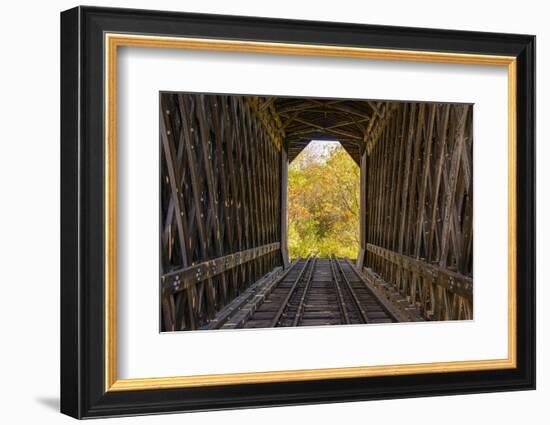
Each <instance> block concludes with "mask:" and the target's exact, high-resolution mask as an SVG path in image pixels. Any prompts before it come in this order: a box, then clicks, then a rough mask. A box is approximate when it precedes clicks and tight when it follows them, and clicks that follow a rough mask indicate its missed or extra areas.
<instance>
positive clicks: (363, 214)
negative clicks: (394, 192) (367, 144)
mask: <svg viewBox="0 0 550 425" xmlns="http://www.w3.org/2000/svg"><path fill="white" fill-rule="evenodd" d="M367 186H368V184H367V150H366V149H363V153H362V154H361V164H360V174H359V190H360V194H359V252H358V254H357V268H358V269H359V270H363V265H364V264H365V252H366V251H365V249H366V247H367Z"/></svg>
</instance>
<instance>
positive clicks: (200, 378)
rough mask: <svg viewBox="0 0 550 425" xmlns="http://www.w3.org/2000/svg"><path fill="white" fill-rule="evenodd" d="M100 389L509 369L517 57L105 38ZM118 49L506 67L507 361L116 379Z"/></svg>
mask: <svg viewBox="0 0 550 425" xmlns="http://www.w3.org/2000/svg"><path fill="white" fill-rule="evenodd" d="M104 43H105V44H104V46H105V87H104V90H105V116H104V118H105V135H104V136H105V140H104V143H105V188H104V190H105V195H104V196H105V235H104V236H105V276H104V277H105V376H104V378H105V391H135V390H151V389H166V388H182V387H201V386H214V385H237V384H253V383H269V382H285V381H286V382H288V381H311V380H320V379H337V378H358V377H375V376H389V375H410V374H416V373H446V372H464V371H481V370H496V369H510V368H515V367H516V364H517V358H516V330H517V329H516V326H517V323H516V285H517V282H516V252H517V239H516V202H517V193H516V143H517V141H516V84H517V77H516V58H515V57H513V56H493V55H477V54H460V53H440V52H423V51H410V50H392V49H370V48H358V47H339V46H326V45H307V44H285V43H267V42H255V41H235V40H212V39H197V38H179V37H160V36H149V35H128V34H115V33H106V34H105V40H104ZM119 46H130V47H149V48H170V49H189V50H210V51H228V52H241V53H243V52H245V53H246V52H248V53H263V54H284V55H301V56H324V57H341V58H356V59H376V60H397V61H404V62H433V63H451V64H469V65H494V66H504V67H506V68H507V71H508V357H507V358H506V359H495V360H469V361H454V362H435V363H418V364H399V365H383V366H361V367H343V368H326V369H304V370H288V371H271V372H247V373H229V374H215V375H192V376H174V377H164V378H154V377H152V378H137V379H135V378H132V379H118V378H117V373H116V362H117V357H116V356H117V352H116V347H117V338H116V336H117V333H116V329H117V327H116V265H117V256H116V208H117V205H116V185H117V183H116V162H117V159H116V135H117V134H116V123H117V119H116V117H117V111H116V99H117V48H118V47H119Z"/></svg>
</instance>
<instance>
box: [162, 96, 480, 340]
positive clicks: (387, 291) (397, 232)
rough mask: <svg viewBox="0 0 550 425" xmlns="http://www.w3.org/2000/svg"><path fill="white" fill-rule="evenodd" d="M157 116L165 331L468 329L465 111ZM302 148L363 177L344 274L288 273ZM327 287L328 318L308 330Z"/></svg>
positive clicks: (312, 105) (430, 106)
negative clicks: (349, 162) (454, 324)
mask: <svg viewBox="0 0 550 425" xmlns="http://www.w3.org/2000/svg"><path fill="white" fill-rule="evenodd" d="M160 106H161V111H160V142H161V147H162V148H161V151H162V154H161V206H160V210H161V238H160V239H161V240H160V252H161V268H162V270H161V291H162V306H161V310H162V315H161V316H162V319H161V328H162V330H163V331H174V330H196V329H217V328H238V327H260V326H261V327H266V326H297V325H301V324H304V325H307V324H325V323H326V324H340V323H342V324H348V323H371V322H372V323H378V322H386V321H413V320H460V319H471V318H472V317H473V286H472V268H473V264H472V249H473V238H472V222H473V216H472V205H473V192H472V190H473V186H472V105H465V104H443V103H419V102H385V101H367V100H365V101H363V100H341V99H317V98H292V97H262V96H234V95H203V94H185V93H162V94H161V105H160ZM311 140H331V141H339V142H340V143H341V145H342V146H343V147H344V149H345V150H346V151H347V152H348V153H349V155H350V156H351V157H352V158H353V160H354V161H355V162H356V163H357V164H358V165H359V167H360V185H361V186H360V187H361V190H360V198H361V207H360V243H359V247H358V252H359V255H358V259H357V261H356V262H355V263H353V264H352V263H351V262H350V261H346V260H345V259H336V258H332V259H317V258H313V257H312V258H302V259H296V260H294V261H289V258H288V252H287V225H288V223H287V216H288V215H287V176H288V164H289V162H290V161H292V160H293V159H295V158H296V157H297V155H298V154H299V153H300V152H301V151H302V150H303V149H304V148H305V147H306V146H307V145H308V143H310V141H311ZM327 273H328V275H329V276H332V277H331V278H330V279H329V281H330V282H329V281H327V282H324V281H322V279H321V277H322V276H325V274H327ZM320 279H321V280H320ZM319 282H321V283H319ZM323 282H324V283H323ZM327 285H330V287H331V288H332V287H334V294H335V295H334V300H336V301H335V303H337V304H338V305H339V308H338V311H337V313H334V312H328V311H327V312H325V313H326V314H325V316H326V317H325V316H323V318H321V313H322V312H319V311H318V310H317V311H316V313H315V314H317V315H316V316H315V315H311V316H310V317H317V319H315V320H314V319H311V318H310V319H308V316H307V315H308V314H309V313H307V309H308V308H310V306H311V305H312V304H313V303H312V302H310V301H308V299H312V297H311V296H310V293H312V292H314V291H316V290H319V291H325V290H326V288H327ZM285 288H286V289H285ZM316 288H321V289H316ZM277 294H279V295H277ZM371 296H372V297H374V298H373V299H374V300H375V301H372V300H371V298H369V297H371ZM308 297H309V298H308ZM331 299H332V298H331ZM277 300H278V301H277ZM275 301H277V302H278V303H279V304H277V303H276V302H275ZM374 304H376V306H374ZM350 305H353V307H354V309H355V310H353V311H352V310H347V309H348V307H349V306H350ZM373 306H374V307H373ZM369 309H370V312H369ZM335 311H336V310H335ZM311 314H313V313H311ZM335 314H338V315H339V316H338V317H339V318H338V320H336V319H334V317H336V316H334V315H335ZM308 320H309V321H308ZM323 320H324V321H323ZM335 320H336V321H335ZM247 324H249V325H250V326H247Z"/></svg>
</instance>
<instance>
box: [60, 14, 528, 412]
mask: <svg viewBox="0 0 550 425" xmlns="http://www.w3.org/2000/svg"><path fill="white" fill-rule="evenodd" d="M534 70H535V38H534V36H529V35H516V34H495V33H474V32H465V31H450V30H433V29H418V28H401V27H387V26H368V25H355V24H341V23H329V22H312V21H292V20H277V19H265V18H251V17H246V18H245V17H237V16H218V15H200V14H187V13H176V12H161V11H143V10H129V9H108V8H94V7H77V8H74V9H71V10H68V11H65V12H63V13H62V14H61V104H62V107H61V115H62V123H61V165H62V169H61V192H62V205H61V212H62V217H61V221H62V229H61V249H62V252H61V254H62V264H61V266H62V267H61V272H62V273H61V275H62V276H61V411H62V412H63V413H66V414H68V415H71V416H73V417H77V418H90V417H102V416H119V415H134V414H147V413H162V412H176V411H181V412H184V411H197V410H213V409H229V408H239V407H253V406H274V405H290V404H306V403H324V402H338V401H353V400H369V399H382V398H398V397H413V396H428V395H432V396H433V395H443V394H462V393H475V392H488V391H508V390H522V389H533V388H534V387H535V220H534V215H535V182H534V177H535V170H534V166H535V151H534V147H535V140H534V138H535V136H534V123H535V110H534V105H535V102H534V100H535V99H534V84H535V75H534V74H535V73H534Z"/></svg>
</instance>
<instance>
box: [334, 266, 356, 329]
mask: <svg viewBox="0 0 550 425" xmlns="http://www.w3.org/2000/svg"><path fill="white" fill-rule="evenodd" d="M329 262H330V271H331V272H332V282H333V283H334V288H335V289H336V298H337V299H338V306H339V307H340V313H341V314H342V317H343V319H344V324H346V325H348V324H350V323H351V322H350V320H349V315H348V309H347V307H346V303H345V302H344V297H343V296H342V289H341V288H340V284H339V282H338V277H337V275H336V268H335V267H334V258H333V256H331V257H330V258H329Z"/></svg>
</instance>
